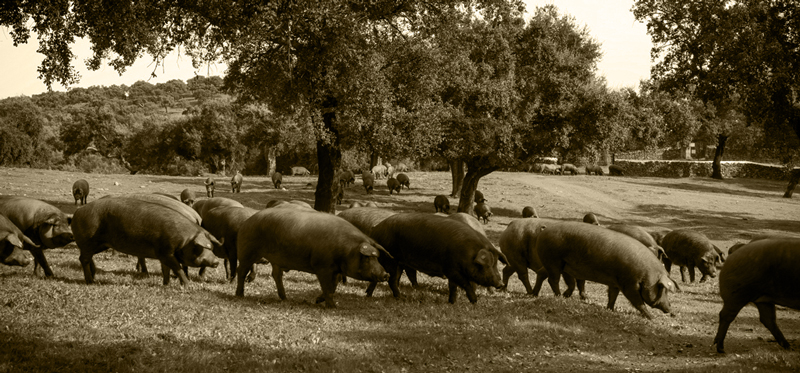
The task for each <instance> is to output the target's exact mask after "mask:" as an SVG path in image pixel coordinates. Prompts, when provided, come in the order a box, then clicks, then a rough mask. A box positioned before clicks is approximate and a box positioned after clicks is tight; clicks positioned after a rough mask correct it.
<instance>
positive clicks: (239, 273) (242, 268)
mask: <svg viewBox="0 0 800 373" xmlns="http://www.w3.org/2000/svg"><path fill="white" fill-rule="evenodd" d="M239 264H240V265H239V268H237V269H236V296H237V297H243V296H244V280H245V277H247V273H248V272H250V268H251V267H253V264H250V263H249V262H247V261H244V260H243V261H242V262H241V263H239ZM273 270H274V269H273Z"/></svg>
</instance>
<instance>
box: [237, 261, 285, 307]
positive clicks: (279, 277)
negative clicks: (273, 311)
mask: <svg viewBox="0 0 800 373" xmlns="http://www.w3.org/2000/svg"><path fill="white" fill-rule="evenodd" d="M272 279H273V280H275V287H276V288H277V289H278V297H279V298H281V300H286V289H284V288H283V270H282V269H281V267H278V266H277V265H275V263H273V264H272ZM240 281H241V280H240Z"/></svg>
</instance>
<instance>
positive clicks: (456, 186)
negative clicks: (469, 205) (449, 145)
mask: <svg viewBox="0 0 800 373" xmlns="http://www.w3.org/2000/svg"><path fill="white" fill-rule="evenodd" d="M447 163H449V164H450V175H451V176H452V177H453V191H452V192H450V197H458V194H459V192H461V185H462V184H463V183H464V162H463V161H461V160H460V159H458V160H454V161H448V162H447Z"/></svg>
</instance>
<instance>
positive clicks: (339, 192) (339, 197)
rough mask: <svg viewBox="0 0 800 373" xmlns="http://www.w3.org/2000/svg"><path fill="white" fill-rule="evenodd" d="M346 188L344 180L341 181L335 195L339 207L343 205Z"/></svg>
mask: <svg viewBox="0 0 800 373" xmlns="http://www.w3.org/2000/svg"><path fill="white" fill-rule="evenodd" d="M344 186H345V182H344V180H339V184H338V185H337V186H336V191H335V193H334V195H335V197H336V204H337V205H341V204H342V200H344Z"/></svg>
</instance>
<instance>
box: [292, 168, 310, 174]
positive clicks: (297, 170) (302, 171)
mask: <svg viewBox="0 0 800 373" xmlns="http://www.w3.org/2000/svg"><path fill="white" fill-rule="evenodd" d="M291 173H292V176H295V175H300V176H308V175H311V171H309V170H308V169H307V168H305V167H302V166H295V167H292V170H291Z"/></svg>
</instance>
